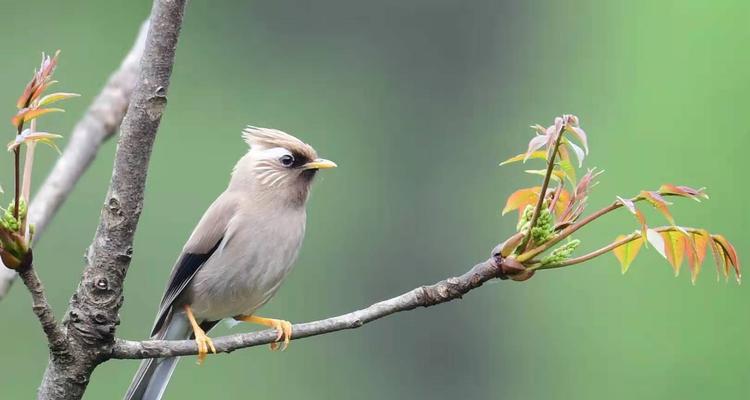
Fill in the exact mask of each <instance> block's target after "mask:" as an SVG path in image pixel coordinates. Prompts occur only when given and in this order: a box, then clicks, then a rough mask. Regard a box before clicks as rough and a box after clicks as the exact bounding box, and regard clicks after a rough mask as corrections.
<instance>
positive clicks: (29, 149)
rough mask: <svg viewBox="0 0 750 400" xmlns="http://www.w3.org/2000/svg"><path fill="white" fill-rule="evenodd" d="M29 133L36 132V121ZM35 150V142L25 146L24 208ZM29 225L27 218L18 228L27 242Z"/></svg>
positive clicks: (29, 185) (29, 186)
mask: <svg viewBox="0 0 750 400" xmlns="http://www.w3.org/2000/svg"><path fill="white" fill-rule="evenodd" d="M29 129H30V130H31V133H33V132H36V119H33V120H31V126H30V127H29ZM35 149H36V143H35V142H29V143H27V144H26V158H25V159H24V160H23V183H22V185H21V197H22V198H23V199H24V200H25V201H26V206H27V207H28V205H29V204H30V203H31V171H32V168H33V167H34V150H35ZM29 229H30V228H29V223H28V217H27V218H25V219H24V220H23V224H22V226H20V227H19V232H20V233H21V236H22V237H24V238H25V239H26V241H27V242H28V241H29Z"/></svg>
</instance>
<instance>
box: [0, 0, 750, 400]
mask: <svg viewBox="0 0 750 400" xmlns="http://www.w3.org/2000/svg"><path fill="white" fill-rule="evenodd" d="M0 4H2V17H3V24H2V25H0V48H2V50H3V53H4V54H5V56H4V57H3V61H2V71H3V73H2V74H1V75H0V93H3V95H2V98H3V99H4V100H3V101H2V104H4V108H3V110H5V111H4V112H5V113H6V115H7V117H8V118H10V116H11V115H12V114H13V112H14V108H13V104H14V102H15V100H16V98H17V96H18V94H19V93H20V91H21V89H22V88H23V85H24V84H25V82H26V80H27V79H28V78H29V76H30V73H31V69H32V68H33V67H34V66H36V65H37V63H38V58H39V53H40V52H41V51H43V50H45V51H54V50H55V49H57V48H60V49H62V50H63V53H62V57H61V65H60V67H59V69H58V73H57V78H58V79H59V80H61V82H62V84H60V85H59V88H61V89H65V90H69V91H77V92H80V93H82V97H81V98H80V99H76V100H71V101H68V102H67V105H66V108H67V110H68V112H67V113H66V114H64V115H54V116H50V117H45V119H43V120H42V122H41V123H40V129H44V130H50V131H53V132H60V133H68V132H69V131H70V129H71V128H72V126H73V125H74V123H75V121H76V120H77V118H78V117H79V116H80V115H81V114H82V112H83V111H84V110H85V108H86V107H87V105H88V103H89V102H90V101H91V100H92V99H93V97H94V96H95V95H96V94H97V93H98V90H99V89H100V87H101V86H102V84H103V82H104V81H105V79H106V78H107V76H108V75H109V73H110V72H111V71H113V70H114V69H115V68H116V66H117V65H119V62H120V60H121V57H122V56H123V55H124V54H125V52H126V51H127V50H128V49H129V48H130V45H131V43H132V40H133V38H134V37H135V33H136V31H137V28H138V25H139V24H140V22H141V21H142V20H143V19H144V18H145V17H146V16H147V15H148V12H149V9H150V2H149V1H145V0H138V1H127V2H125V1H117V2H90V1H87V2H84V1H65V2H53V1H23V2H20V1H1V2H0ZM748 13H750V3H747V2H744V1H714V2H706V1H659V2H652V1H628V2H621V1H606V2H602V1H583V0H580V1H567V2H557V1H531V2H520V1H519V2H510V1H497V0H488V1H479V0H475V1H468V2H464V1H457V0H456V1H443V0H419V1H407V2H404V1H397V0H386V1H351V0H349V1H347V0H319V1H315V2H312V1H299V2H290V1H273V2H269V1H265V2H263V1H221V2H208V1H193V2H191V4H189V6H188V11H187V15H186V19H185V25H184V28H183V34H182V37H181V40H180V46H179V49H178V52H177V60H176V65H175V69H174V75H173V79H172V85H171V87H170V93H169V106H168V107H167V111H166V115H165V118H164V120H163V122H162V126H161V130H160V132H159V136H158V139H157V141H156V147H155V149H154V154H153V158H152V164H151V169H150V173H149V181H148V189H147V193H146V203H145V209H144V212H143V215H142V218H141V223H140V226H139V230H138V233H137V235H136V243H135V256H134V258H133V263H132V267H131V269H130V273H129V275H128V279H127V286H126V294H125V305H124V307H123V309H122V314H121V317H122V325H121V326H120V329H119V331H118V334H119V335H120V336H122V337H125V338H131V339H137V338H143V337H145V335H146V334H147V333H148V330H149V329H150V325H151V322H152V320H153V315H154V313H155V311H156V304H157V302H158V301H159V298H160V296H161V292H162V289H163V287H164V284H165V280H166V278H167V276H168V273H169V270H170V268H171V266H172V263H173V262H174V259H175V257H176V256H177V254H178V252H179V250H180V249H181V247H182V245H183V243H184V241H185V239H186V238H187V236H188V235H189V233H190V231H191V229H192V227H193V226H194V224H195V223H196V221H197V219H198V218H199V217H200V215H201V214H202V213H203V211H204V210H205V208H206V207H207V206H208V205H209V204H210V202H211V201H212V200H213V199H214V198H215V196H217V195H218V193H220V192H221V191H222V190H223V188H224V187H225V185H226V182H227V179H228V176H229V171H230V170H231V168H232V166H233V165H234V163H235V161H236V160H237V159H238V158H239V157H240V156H241V155H242V154H243V153H244V152H245V151H246V147H245V145H244V143H243V142H242V141H241V140H240V136H239V133H240V130H241V129H242V127H243V126H244V125H245V124H248V123H251V124H254V125H260V126H269V127H277V128H280V129H283V130H287V131H289V132H292V133H294V134H297V135H298V136H300V137H301V138H303V139H304V140H305V141H308V142H309V143H312V144H313V145H315V146H316V148H317V149H318V150H319V152H320V153H321V154H322V155H323V156H325V157H328V158H331V159H333V160H335V161H337V162H338V163H339V166H340V168H338V169H337V170H334V171H332V172H329V173H324V174H322V176H321V179H320V180H319V181H318V183H317V184H316V187H315V188H314V191H313V195H312V199H311V202H310V204H309V221H308V234H307V239H306V242H305V245H304V248H303V250H302V253H301V256H300V260H299V262H298V263H297V268H296V270H295V272H294V273H293V274H292V275H291V276H290V278H289V279H288V281H287V282H286V284H285V285H284V286H283V288H282V289H281V291H280V292H279V293H278V294H277V296H276V297H275V298H274V300H273V301H272V302H271V303H270V304H269V305H268V306H266V307H265V308H264V310H263V314H264V315H268V316H274V317H280V318H285V319H290V320H292V321H297V322H301V321H307V320H313V319H319V318H323V317H327V316H332V315H337V314H340V313H344V312H348V311H350V310H353V309H355V308H359V307H362V306H366V305H368V304H370V303H372V302H374V301H377V300H380V299H383V298H386V297H390V296H394V295H397V294H400V293H401V292H404V291H406V290H409V289H411V288H413V287H416V286H418V285H421V284H427V283H432V282H434V281H437V280H439V279H442V278H444V277H447V276H450V275H452V274H458V273H461V272H463V271H465V270H466V269H468V268H469V267H470V266H471V265H473V264H474V263H475V262H477V261H479V260H482V259H484V258H486V257H487V256H488V254H489V250H490V249H491V248H492V247H493V245H494V244H496V243H497V242H498V241H500V240H502V239H503V238H504V237H506V236H507V235H509V234H510V233H511V232H512V230H513V227H514V225H515V217H514V216H506V217H505V218H501V217H500V215H499V210H500V208H501V207H502V205H503V203H504V199H505V198H506V197H507V196H508V195H509V194H510V193H511V192H512V191H513V190H515V189H517V188H519V187H525V186H528V185H531V184H532V183H533V182H535V181H534V178H533V177H531V176H523V173H522V172H521V171H522V170H523V169H524V167H521V166H510V167H504V168H499V167H498V166H497V164H498V162H499V161H500V160H502V159H504V158H507V157H509V156H511V155H514V154H517V153H518V152H520V151H521V150H522V149H523V148H524V146H525V143H526V142H527V141H528V139H529V138H530V135H531V134H532V131H531V130H530V129H528V127H527V126H528V125H530V124H531V123H536V122H539V123H542V124H545V125H546V124H549V123H550V122H551V121H552V118H553V117H554V116H555V115H559V114H562V113H575V114H577V115H579V117H580V118H581V121H582V126H583V127H584V128H585V129H586V130H587V131H588V133H589V135H590V145H591V147H592V154H591V157H590V164H589V165H591V166H594V165H595V166H599V167H602V168H604V169H605V170H606V173H605V174H604V175H603V176H602V182H601V184H600V185H599V186H598V187H597V190H596V191H595V193H594V195H593V196H592V198H591V206H592V207H597V208H598V207H599V206H603V205H605V204H607V203H608V202H610V201H611V200H612V199H613V198H614V196H615V195H630V194H633V193H636V192H637V191H638V190H640V189H641V188H657V187H658V186H659V185H660V184H661V183H664V182H670V183H679V184H687V185H692V186H707V187H708V189H709V193H710V194H711V200H710V201H708V202H705V203H703V204H701V205H699V204H697V203H694V202H691V201H677V204H676V205H675V207H674V209H673V212H674V214H675V216H676V217H677V219H678V221H679V222H681V223H682V224H684V225H691V226H705V227H707V228H708V229H710V230H711V231H714V232H719V233H723V234H725V235H726V236H727V237H728V238H730V240H732V241H733V242H734V243H735V245H736V246H737V248H738V251H739V252H740V253H741V255H746V254H748V252H749V251H750V249H749V248H748V246H747V240H748V238H750V235H749V234H748V233H746V232H745V231H743V226H744V227H747V226H748V222H749V221H748V217H747V213H746V212H745V211H744V209H742V204H743V203H744V200H743V198H744V197H745V196H747V195H748V194H749V192H748V188H747V185H746V181H745V180H744V179H743V178H741V176H742V174H743V173H744V172H743V171H745V170H746V169H747V167H746V165H745V163H746V161H745V160H746V158H745V157H746V155H745V154H746V152H747V148H748V145H750V136H748V128H747V124H746V123H745V122H744V118H745V116H747V110H748V107H749V106H750V98H749V97H748V95H747V93H748V90H750V80H749V79H748V71H749V70H750V53H749V52H748V51H747V43H748V40H749V39H750V28H748V25H747V18H746V16H747V15H748ZM7 128H8V129H7V135H8V140H10V138H11V137H12V129H11V127H10V125H7ZM63 144H64V142H63ZM113 152H114V141H112V142H110V143H108V144H107V145H106V146H105V148H104V149H103V150H102V151H101V153H100V154H99V157H98V158H97V160H96V162H95V163H94V165H93V166H92V168H91V169H90V170H89V171H88V172H87V174H86V175H85V176H84V178H83V179H82V181H81V182H80V184H79V186H78V187H77V189H76V191H75V192H74V194H73V195H72V196H71V197H70V199H69V200H68V202H67V203H66V204H65V206H64V207H63V209H62V211H61V212H60V214H58V216H57V218H56V219H55V220H54V223H53V224H52V225H51V227H50V229H49V231H48V232H47V233H46V234H45V236H44V238H43V239H42V240H41V242H40V245H39V246H38V247H37V250H36V252H35V256H36V260H37V266H38V267H37V268H38V270H39V273H40V275H41V276H42V278H43V279H44V281H45V283H46V286H47V289H48V294H49V297H50V299H51V301H52V303H53V305H54V307H55V309H56V311H57V315H58V316H62V315H63V312H64V310H65V308H66V305H67V302H68V299H69V296H70V294H71V293H72V291H73V290H74V288H75V286H76V284H77V283H78V279H79V272H80V270H81V266H82V259H81V256H82V254H83V251H84V249H85V248H86V246H88V245H89V243H90V241H91V238H92V236H93V232H94V229H95V227H96V225H97V220H98V215H99V210H100V207H101V204H102V201H103V198H104V194H105V190H106V186H107V183H108V182H109V177H110V169H111V165H112V154H113ZM54 158H55V155H54V153H53V152H52V151H42V152H41V157H40V162H39V164H38V165H37V166H36V168H35V172H36V173H37V175H36V183H37V184H38V183H39V182H40V181H41V180H42V174H43V172H44V171H45V170H47V169H48V168H49V166H50V165H51V163H52V162H54ZM6 162H7V163H6V167H5V168H3V169H2V171H4V172H3V173H2V175H3V177H4V179H3V182H4V186H5V187H6V188H8V187H10V166H11V161H10V158H7V160H6ZM7 200H8V199H7V195H6V200H5V201H7ZM649 216H650V218H651V220H652V221H656V220H657V219H660V217H659V216H658V215H657V214H654V213H649ZM635 228H636V224H635V222H634V220H633V219H632V217H631V216H629V215H626V214H625V213H622V214H619V215H613V216H611V217H607V218H606V219H605V220H603V221H602V223H601V224H599V225H598V226H597V227H593V228H592V229H586V230H585V231H583V232H582V233H581V234H580V235H579V237H580V238H581V239H583V240H584V242H585V247H586V248H594V247H598V246H599V245H602V244H604V243H605V242H607V241H609V240H611V239H613V238H614V237H615V236H616V235H617V234H619V233H623V232H630V231H632V230H633V229H635ZM748 301H750V293H749V292H748V291H747V288H744V287H742V286H739V287H738V286H737V285H735V284H734V283H732V282H730V283H729V284H725V283H724V282H723V279H722V281H721V282H720V283H717V282H716V273H715V269H714V267H713V265H712V264H711V260H710V259H709V260H708V264H706V265H705V266H704V273H703V274H702V275H701V277H700V278H699V280H698V283H697V285H696V286H692V285H691V284H690V281H689V274H688V273H686V272H684V273H683V274H682V275H681V276H680V277H679V278H676V279H675V278H674V277H673V276H672V273H671V269H670V267H669V266H668V265H667V264H666V262H665V261H664V260H661V259H659V256H658V255H656V254H655V253H654V252H653V251H651V250H644V251H642V254H641V256H640V257H639V258H638V259H637V260H636V262H635V263H634V265H633V267H631V270H630V272H629V273H628V274H627V275H625V276H622V275H621V274H620V269H619V266H618V264H617V262H616V261H615V259H614V257H612V256H611V255H607V256H604V257H602V258H600V259H597V260H595V261H594V262H591V263H589V264H587V265H583V266H576V267H574V268H569V269H563V270H557V271H550V272H545V273H542V274H539V275H538V276H537V277H535V278H534V279H532V280H530V281H528V282H526V283H523V284H518V283H514V282H503V283H499V284H492V285H487V286H486V287H483V288H482V289H480V290H477V291H475V292H472V293H470V294H469V295H467V296H466V298H465V299H464V300H461V301H457V302H453V303H450V304H445V305H441V306H439V307H434V308H430V309H420V310H417V311H412V312H409V313H401V314H398V315H394V316H391V317H389V318H387V319H384V320H380V321H377V322H374V323H373V324H371V325H368V326H366V327H363V328H361V329H359V330H356V331H348V332H340V333H336V334H331V335H326V336H322V337H316V338H311V339H307V340H304V341H299V342H294V343H293V344H292V346H291V348H290V349H289V350H288V351H286V352H284V353H271V352H269V351H268V350H267V349H266V348H254V349H250V350H246V351H238V352H236V353H233V354H232V355H229V356H226V355H222V356H216V357H209V359H208V361H207V362H206V363H205V365H203V366H202V367H198V366H196V365H195V359H194V358H189V359H186V360H183V362H182V363H181V364H180V366H179V368H178V369H177V372H176V373H175V375H174V378H173V381H172V384H171V385H170V388H169V390H168V392H167V395H166V398H167V399H186V398H201V397H209V396H214V397H215V396H219V397H221V398H228V399H235V398H236V399H240V398H242V399H245V398H248V399H249V398H281V399H284V398H310V399H328V398H333V399H349V398H357V399H384V398H391V399H407V398H415V399H421V398H433V399H453V398H467V399H495V398H511V399H534V398H539V399H541V398H544V399H570V398H576V399H601V398H608V399H633V398H639V399H664V398H681V399H703V398H709V397H710V398H722V399H740V398H747V397H748V395H750V381H748V380H747V379H746V377H747V374H748V372H750V371H748V369H749V368H748V355H749V354H750V345H749V344H748V343H750V342H748V340H747V336H748V331H750V318H749V317H748V313H747V311H746V309H747V304H748ZM0 313H2V321H4V328H3V329H2V333H0V338H1V339H2V342H3V349H2V356H1V358H0V360H2V362H1V363H0V388H1V389H0V390H2V394H1V396H2V398H4V399H26V398H32V397H33V395H34V393H35V389H36V387H37V385H38V383H39V380H40V377H41V374H42V372H43V370H44V367H45V365H46V361H47V360H46V359H47V356H46V348H45V346H44V344H43V341H42V336H41V333H40V329H39V326H38V323H37V321H36V320H35V319H34V317H33V316H32V314H31V312H30V310H29V296H28V294H27V293H26V292H25V291H24V289H23V288H22V287H20V286H16V287H15V288H14V290H13V291H12V293H11V295H10V297H9V298H8V299H6V300H4V301H2V302H1V303H0ZM247 329H255V328H252V327H250V326H245V325H240V326H238V327H235V328H233V329H231V330H229V329H228V328H227V327H226V326H223V325H222V326H221V327H220V328H219V329H217V331H216V332H215V333H214V335H222V334H226V333H230V332H239V331H244V330H247ZM137 364H138V363H137V362H135V361H112V362H108V363H106V364H105V365H103V366H101V367H100V368H98V369H97V370H96V372H95V373H94V375H93V378H92V382H91V384H90V386H89V390H88V392H87V395H86V398H87V399H116V398H120V397H121V396H122V394H123V393H124V390H125V388H126V387H127V385H128V383H129V382H130V379H131V376H132V374H133V372H134V371H135V369H136V367H137Z"/></svg>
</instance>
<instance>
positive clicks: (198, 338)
mask: <svg viewBox="0 0 750 400" xmlns="http://www.w3.org/2000/svg"><path fill="white" fill-rule="evenodd" d="M195 344H197V345H198V364H199V365H200V364H203V361H204V360H205V359H206V355H207V354H208V351H209V349H210V350H211V352H212V353H214V354H216V347H214V342H213V341H212V340H211V338H210V337H208V336H207V335H206V333H205V332H195Z"/></svg>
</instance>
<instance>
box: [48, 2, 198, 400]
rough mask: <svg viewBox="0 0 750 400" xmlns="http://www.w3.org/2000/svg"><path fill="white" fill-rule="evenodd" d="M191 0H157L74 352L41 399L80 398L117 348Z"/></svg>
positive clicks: (73, 316)
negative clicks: (130, 271)
mask: <svg viewBox="0 0 750 400" xmlns="http://www.w3.org/2000/svg"><path fill="white" fill-rule="evenodd" d="M184 8H185V0H155V1H154V6H153V8H152V10H151V17H150V19H149V21H150V24H149V29H148V35H147V38H146V45H145V48H144V51H143V57H142V58H141V62H140V71H139V74H138V80H137V82H136V87H135V90H134V92H133V96H132V100H131V102H130V106H129V107H128V111H127V114H126V115H125V118H124V120H123V122H122V128H121V133H120V140H119V142H118V144H117V152H116V154H115V162H114V167H113V170H112V180H111V182H110V186H109V191H108V192H107V196H106V200H105V202H104V207H103V209H102V212H101V217H100V221H99V227H98V228H97V230H96V234H95V235H94V240H93V243H92V244H91V246H90V247H89V250H88V252H87V256H86V261H87V266H86V267H85V268H84V271H83V276H82V277H81V282H80V283H79V285H78V289H77V290H76V292H75V293H74V294H73V297H72V298H71V300H70V309H69V311H68V314H67V316H66V319H65V322H64V324H65V327H66V328H67V335H68V342H69V346H70V353H71V355H72V357H69V358H67V359H65V358H55V357H54V354H53V357H51V359H50V363H49V364H48V366H47V370H46V371H45V375H44V380H43V382H42V386H41V387H40V389H39V398H42V399H80V398H81V397H82V396H83V392H84V391H85V390H86V386H87V384H88V380H89V377H90V376H91V373H92V371H93V370H94V368H95V367H96V366H97V365H98V364H99V363H101V362H102V361H104V360H105V359H106V358H107V357H108V356H109V354H110V353H111V349H110V346H111V345H112V344H113V343H114V333H115V329H116V326H117V325H118V324H119V318H118V312H119V310H120V306H121V305H122V301H123V297H122V285H123V281H124V279H125V275H126V273H127V270H128V267H129V265H130V258H131V254H132V244H133V236H134V234H135V230H136V228H137V226H138V220H139V218H140V214H141V210H142V209H143V191H144V189H145V185H146V173H147V170H148V164H149V159H150V157H151V150H152V148H153V144H154V139H155V138H156V133H157V130H158V128H159V123H160V121H161V116H162V113H163V112H164V108H165V107H166V103H167V88H168V86H169V78H170V76H171V73H172V65H173V63H174V55H175V49H176V47H177V38H178V36H179V32H180V27H181V25H182V17H183V12H184Z"/></svg>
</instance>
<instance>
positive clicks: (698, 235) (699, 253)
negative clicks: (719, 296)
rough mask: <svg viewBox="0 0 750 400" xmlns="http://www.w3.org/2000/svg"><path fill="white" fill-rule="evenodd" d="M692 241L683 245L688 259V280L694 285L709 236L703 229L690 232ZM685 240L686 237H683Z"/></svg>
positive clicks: (704, 256) (704, 255)
mask: <svg viewBox="0 0 750 400" xmlns="http://www.w3.org/2000/svg"><path fill="white" fill-rule="evenodd" d="M690 236H691V237H692V240H693V243H692V245H689V244H686V245H685V256H686V257H687V259H688V266H689V267H690V280H691V281H692V282H693V285H695V281H696V280H697V279H698V274H700V272H701V265H703V260H704V259H705V258H706V250H707V245H708V240H709V238H710V237H711V236H710V235H709V234H708V232H706V231H705V230H700V231H693V232H690ZM685 240H687V238H685Z"/></svg>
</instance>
